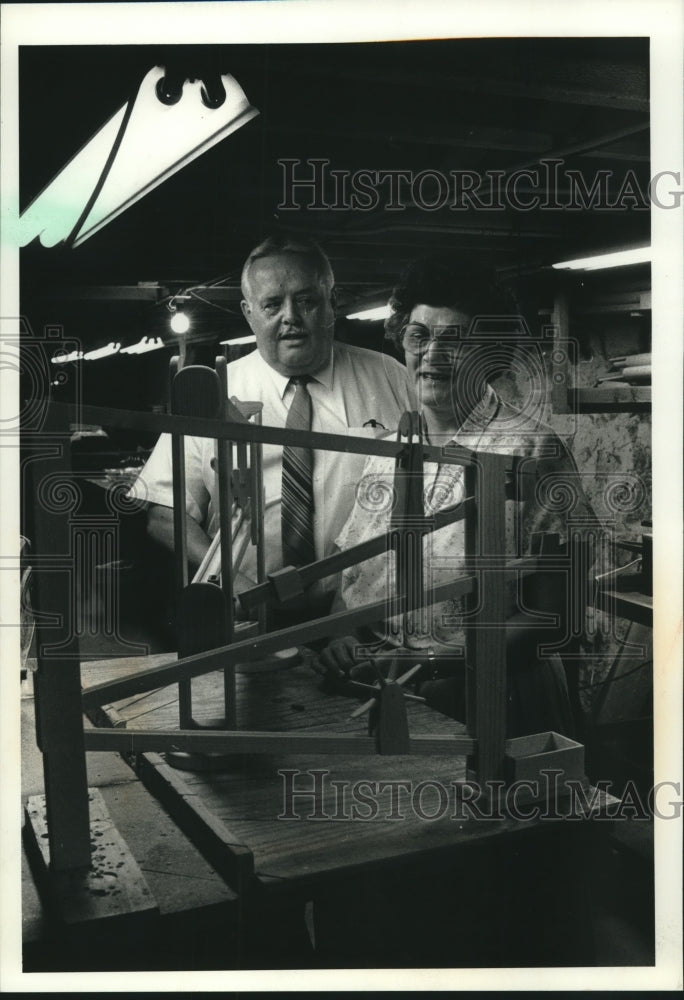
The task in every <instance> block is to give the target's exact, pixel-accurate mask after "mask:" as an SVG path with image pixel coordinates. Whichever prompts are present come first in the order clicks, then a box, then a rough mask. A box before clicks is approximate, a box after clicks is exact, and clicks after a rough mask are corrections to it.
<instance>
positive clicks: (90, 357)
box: [83, 341, 121, 361]
mask: <svg viewBox="0 0 684 1000" xmlns="http://www.w3.org/2000/svg"><path fill="white" fill-rule="evenodd" d="M120 350H121V344H115V343H113V342H112V341H110V342H109V343H108V344H107V346H106V347H98V348H97V350H95V351H88V353H87V354H84V355H83V360H84V361H99V359H100V358H108V357H109V356H110V355H112V354H118V353H119V351H120Z"/></svg>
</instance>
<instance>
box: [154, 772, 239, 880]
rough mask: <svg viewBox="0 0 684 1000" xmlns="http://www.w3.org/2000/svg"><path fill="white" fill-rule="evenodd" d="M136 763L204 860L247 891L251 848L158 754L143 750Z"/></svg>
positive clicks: (223, 876)
mask: <svg viewBox="0 0 684 1000" xmlns="http://www.w3.org/2000/svg"><path fill="white" fill-rule="evenodd" d="M138 767H139V773H140V778H141V780H142V782H143V784H144V785H145V787H146V788H147V789H148V790H149V791H150V792H152V794H153V795H155V796H156V797H157V798H158V799H159V801H160V802H162V804H163V805H164V806H165V807H166V808H167V810H168V811H169V814H170V815H171V816H172V818H173V819H174V820H175V821H176V822H177V823H178V825H179V827H180V828H181V830H183V832H184V833H185V834H186V836H188V837H190V839H191V840H192V842H193V844H194V845H195V846H196V847H197V848H198V850H199V851H200V852H201V853H202V854H203V856H204V857H205V858H206V859H207V861H209V863H210V864H211V865H212V866H213V867H214V868H215V869H216V871H217V872H218V873H219V874H220V875H221V876H222V878H224V879H225V880H226V882H227V883H228V885H229V886H230V887H231V888H232V889H233V890H234V891H235V892H237V893H238V894H243V893H244V892H246V891H247V890H248V889H249V886H250V884H251V883H252V880H253V875H254V857H253V855H252V852H251V850H250V849H249V848H248V847H247V846H246V845H245V844H242V843H241V842H240V840H239V838H237V837H236V836H235V835H234V834H232V833H231V831H230V830H229V829H228V827H227V826H226V825H225V823H223V821H222V820H221V819H220V818H219V817H217V816H216V815H214V814H213V813H212V812H211V811H210V810H209V809H207V807H206V806H205V805H204V804H203V803H202V801H201V799H200V797H199V796H198V795H197V794H196V792H194V791H193V789H192V788H189V787H188V785H187V784H186V783H185V781H184V779H183V776H182V775H180V774H179V773H178V771H174V769H173V768H172V767H169V765H168V764H166V762H165V761H164V760H163V758H162V757H160V756H159V755H158V754H154V753H146V754H142V755H141V756H140V758H139V760H138Z"/></svg>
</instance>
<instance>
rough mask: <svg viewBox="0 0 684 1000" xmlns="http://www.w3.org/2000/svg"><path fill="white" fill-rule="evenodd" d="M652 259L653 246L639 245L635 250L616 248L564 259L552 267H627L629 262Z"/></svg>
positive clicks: (566, 268) (586, 269) (641, 262)
mask: <svg viewBox="0 0 684 1000" xmlns="http://www.w3.org/2000/svg"><path fill="white" fill-rule="evenodd" d="M650 260H651V248H650V246H649V247H637V248H636V249H634V250H616V251H613V252H608V253H603V254H597V255H596V256H594V257H579V258H577V260H564V261H561V263H559V264H552V265H551V267H553V268H555V269H556V270H559V271H560V270H563V271H599V270H601V268H604V267H626V266H627V265H628V264H647V263H648V262H649V261H650Z"/></svg>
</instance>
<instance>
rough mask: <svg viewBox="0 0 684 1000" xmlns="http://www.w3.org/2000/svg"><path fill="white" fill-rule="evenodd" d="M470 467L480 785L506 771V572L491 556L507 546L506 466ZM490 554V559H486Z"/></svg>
mask: <svg viewBox="0 0 684 1000" xmlns="http://www.w3.org/2000/svg"><path fill="white" fill-rule="evenodd" d="M477 458H478V462H479V468H477V469H474V468H471V469H466V490H467V492H468V493H469V494H470V493H473V492H474V493H475V495H476V497H477V504H476V506H477V516H476V517H473V518H469V519H468V520H467V521H466V558H467V559H469V560H470V559H478V560H479V561H480V566H481V568H480V570H479V586H478V592H477V596H476V597H471V598H470V599H469V601H470V604H469V611H470V612H471V613H472V618H470V617H468V618H467V619H466V622H465V624H466V640H467V656H466V659H467V662H466V716H467V726H468V732H469V733H470V734H471V735H472V736H474V737H475V738H476V740H477V751H476V753H475V754H474V755H473V757H472V758H471V759H470V761H469V763H470V766H471V767H472V769H473V770H474V772H475V774H476V776H477V780H478V782H479V783H480V785H483V784H484V783H485V782H488V781H491V780H498V779H501V778H502V777H503V769H504V744H505V740H506V690H507V684H506V627H505V622H506V590H505V576H504V575H503V574H502V573H501V570H500V569H497V568H496V566H493V567H492V566H491V565H489V567H488V561H490V560H492V559H493V560H494V561H496V560H497V559H500V557H501V556H502V555H503V554H504V553H505V551H506V523H505V509H504V475H505V466H504V463H503V460H502V457H501V456H500V455H482V454H479V455H478V456H477ZM482 557H484V559H482Z"/></svg>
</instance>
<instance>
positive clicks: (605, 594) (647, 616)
mask: <svg viewBox="0 0 684 1000" xmlns="http://www.w3.org/2000/svg"><path fill="white" fill-rule="evenodd" d="M643 581H644V578H643V576H642V574H641V573H629V574H625V575H624V576H616V577H615V579H614V580H612V581H611V585H610V586H605V587H601V588H600V589H599V592H598V606H599V607H600V608H601V610H602V611H606V612H608V613H609V614H613V615H617V617H619V618H626V619H627V620H628V621H632V622H637V623H638V624H639V625H647V626H649V627H653V595H652V594H647V593H645V592H644V590H643V589H641V588H642V585H643Z"/></svg>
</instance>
